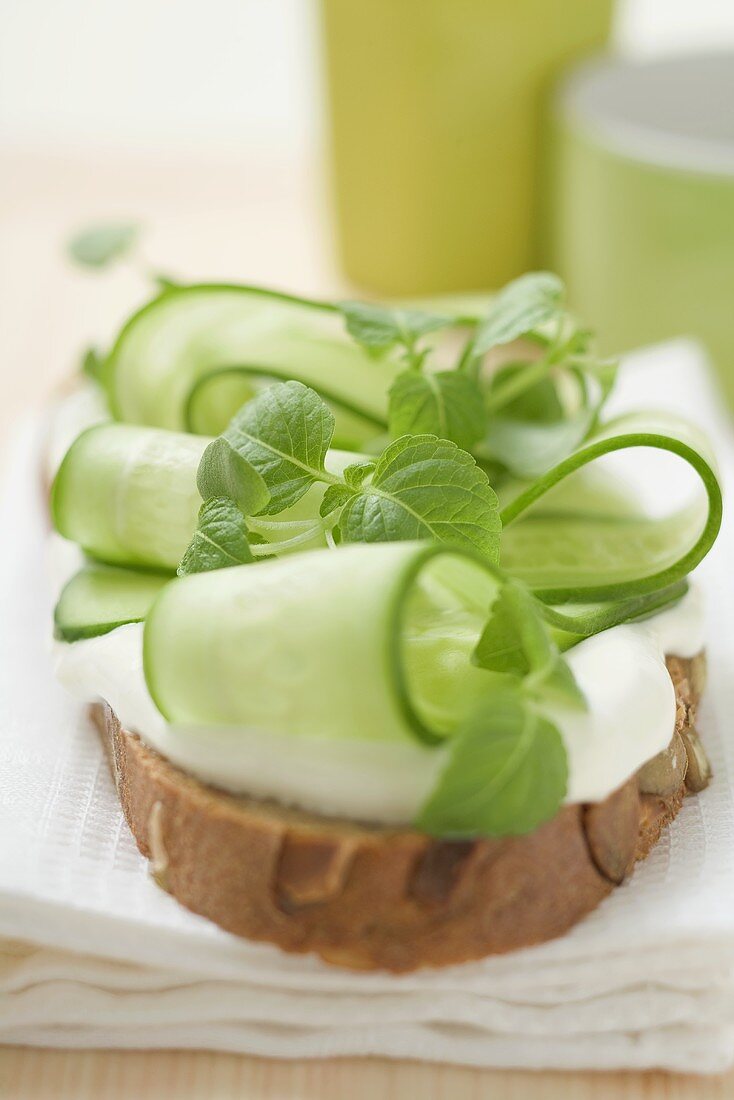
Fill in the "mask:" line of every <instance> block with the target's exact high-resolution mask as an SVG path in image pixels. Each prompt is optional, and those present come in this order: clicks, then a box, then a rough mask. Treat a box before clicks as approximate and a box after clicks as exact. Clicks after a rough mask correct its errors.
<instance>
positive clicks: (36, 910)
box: [0, 342, 734, 1071]
mask: <svg viewBox="0 0 734 1100" xmlns="http://www.w3.org/2000/svg"><path fill="white" fill-rule="evenodd" d="M621 388H622V391H623V392H622V400H623V403H624V404H625V405H626V406H628V407H630V406H632V405H635V406H638V407H645V406H647V407H650V406H653V407H657V408H660V407H668V408H672V409H674V410H679V411H682V412H684V413H685V414H686V415H688V416H689V417H690V418H692V419H695V420H697V421H699V422H700V423H702V424H703V425H704V426H705V427H706V428H707V429H709V431H710V432H711V434H712V436H713V439H714V442H715V444H716V446H717V449H718V452H719V456H720V459H721V464H722V468H723V474H724V479H725V481H726V480H729V481H732V479H734V446H733V445H732V441H731V439H730V437H729V428H728V425H727V423H726V421H725V420H724V418H723V413H722V412H721V410H720V408H719V406H718V400H717V398H716V396H715V394H714V393H713V391H712V389H711V383H710V381H709V378H708V375H707V371H706V367H705V363H704V361H703V358H702V356H701V354H700V352H699V351H698V350H697V349H696V348H695V346H693V345H691V344H687V343H682V342H681V343H676V344H672V345H667V346H666V347H664V348H657V349H653V350H652V351H649V352H646V353H644V354H640V355H637V356H635V357H633V358H631V359H630V360H629V361H628V363H627V364H626V366H625V372H624V379H623V385H622V387H621ZM625 395H626V397H625ZM43 434H44V433H43V429H42V427H39V425H38V424H35V425H29V426H28V428H27V430H26V432H25V433H24V435H23V437H22V438H21V439H20V440H19V442H18V446H17V448H16V450H15V451H14V453H13V455H12V462H11V465H10V470H9V478H8V480H7V490H6V493H5V497H4V501H3V506H2V512H1V514H0V531H2V540H1V541H0V608H2V616H1V618H0V936H2V937H4V942H3V943H2V947H1V949H0V992H2V998H1V999H0V1040H1V1041H3V1042H6V1043H32V1044H40V1045H47V1046H72V1047H80V1046H102V1047H111V1046H120V1047H199V1048H202V1047H204V1048H211V1049H217V1050H232V1051H243V1052H251V1053H256V1054H263V1055H271V1056H277V1057H296V1058H304V1057H324V1056H329V1055H344V1054H382V1055H389V1056H392V1057H409V1058H423V1059H430V1060H435V1061H449V1062H459V1063H465V1064H471V1065H478V1066H523V1067H544V1066H548V1067H587V1068H600V1069H601V1068H609V1067H652V1066H663V1067H668V1068H671V1069H678V1070H689V1071H718V1070H722V1069H724V1068H726V1067H727V1066H729V1065H730V1064H731V1063H732V1061H733V1060H734V789H733V786H732V768H734V668H733V667H732V664H733V662H734V644H733V640H732V639H733V638H734V634H733V627H732V624H734V573H733V572H732V565H731V563H732V561H733V560H734V530H733V529H732V523H731V522H730V521H729V519H727V520H726V521H725V530H724V532H723V534H722V536H721V539H720V541H719V544H718V546H717V548H716V550H715V551H714V553H713V554H712V556H711V558H710V560H709V561H707V562H706V563H705V565H704V566H703V568H702V569H701V570H700V575H701V582H702V584H703V586H704V589H705V591H706V594H707V597H708V606H709V612H710V613H709V629H708V639H709V659H710V679H709V690H708V692H707V696H706V699H705V702H704V705H703V707H702V710H701V718H700V728H701V730H702V733H703V736H704V739H705V743H706V746H707V749H708V751H709V754H710V756H711V759H712V763H713V766H714V769H715V781H714V783H713V784H712V786H711V787H710V788H709V789H708V790H706V791H705V792H704V793H703V794H701V795H700V796H698V797H697V798H693V799H689V800H687V801H686V803H685V805H684V807H683V810H682V812H681V814H680V816H679V817H678V819H677V820H676V821H675V823H674V824H673V826H672V827H671V829H670V830H669V832H668V833H666V835H665V836H664V837H663V839H662V841H661V843H660V844H659V845H658V846H657V848H656V849H655V850H654V851H653V853H652V855H651V856H650V858H649V859H648V860H647V861H646V862H645V863H644V864H643V865H641V866H640V867H638V869H637V870H636V872H635V874H634V877H633V878H632V880H631V881H630V882H629V883H627V884H626V885H624V886H623V887H621V888H620V889H618V890H616V891H615V892H614V894H613V896H612V897H610V898H609V900H607V901H606V902H604V903H603V904H602V906H601V907H600V908H599V909H598V910H597V911H596V912H595V913H593V914H592V915H591V916H590V917H589V918H588V919H587V920H585V921H583V922H582V923H581V924H580V925H578V926H577V927H576V928H575V929H574V930H573V931H572V932H571V933H570V934H568V935H567V936H565V937H563V938H562V939H560V940H557V941H555V942H553V943H549V944H545V945H543V946H541V947H537V948H533V949H531V950H526V951H523V952H519V953H517V954H514V955H509V956H505V957H501V958H494V959H488V960H486V961H484V962H480V963H473V964H469V965H465V966H461V967H454V968H451V969H447V970H439V971H422V972H419V973H417V974H413V975H408V976H404V977H394V976H390V975H388V974H385V973H372V974H360V973H349V972H347V971H343V970H339V969H335V968H330V967H328V966H326V965H325V964H323V963H321V962H319V961H318V960H316V959H315V958H312V957H298V956H293V955H286V954H283V953H281V952H279V951H278V950H277V949H275V948H273V947H269V946H263V945H258V944H253V943H249V942H247V941H244V940H238V939H236V938H235V937H232V936H230V935H228V934H227V933H225V932H222V931H221V930H220V929H218V928H216V927H215V926H214V925H211V924H209V923H208V922H207V921H205V920H203V919H201V918H198V917H196V916H194V915H192V914H191V913H188V912H187V911H186V910H185V909H183V908H181V907H180V906H179V905H178V904H177V902H175V901H174V900H173V899H172V898H171V897H169V896H168V895H167V894H165V893H163V892H162V891H161V890H159V889H158V888H157V886H156V885H155V884H154V882H153V881H152V880H151V878H150V876H149V874H148V871H147V865H146V862H145V861H144V860H143V859H142V857H141V856H140V855H139V854H138V852H137V849H136V848H135V845H134V843H133V840H132V838H131V836H130V834H129V832H128V830H127V827H126V825H125V822H124V820H123V818H122V814H121V812H120V809H119V805H118V801H117V797H116V794H115V791H114V788H113V785H112V781H111V779H110V776H109V774H108V770H107V765H106V763H105V760H104V759H103V755H102V749H101V746H100V743H99V740H98V738H97V736H96V734H95V733H94V731H93V730H92V729H90V727H89V724H88V722H87V721H86V719H85V717H84V708H83V707H81V706H80V705H79V704H78V703H76V702H74V701H73V700H72V699H70V698H68V697H67V696H66V695H65V694H64V692H63V691H62V690H61V688H60V687H58V686H57V685H56V684H55V682H54V680H53V676H52V672H51V660H50V656H49V647H48V635H49V630H50V616H51V602H52V599H51V595H50V590H49V586H48V583H47V580H46V575H45V562H44V539H45V533H46V529H47V519H46V514H45V501H44V497H43V487H42V484H41V479H40V475H39V446H40V444H41V443H42V438H41V437H42V436H43ZM730 731H731V732H730Z"/></svg>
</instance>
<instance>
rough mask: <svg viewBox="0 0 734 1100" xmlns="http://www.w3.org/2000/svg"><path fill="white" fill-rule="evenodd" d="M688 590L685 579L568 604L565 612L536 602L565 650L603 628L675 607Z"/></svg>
mask: <svg viewBox="0 0 734 1100" xmlns="http://www.w3.org/2000/svg"><path fill="white" fill-rule="evenodd" d="M687 591H688V581H687V580H681V581H677V582H676V583H675V584H671V585H670V586H669V587H668V588H661V589H658V590H656V591H654V592H643V593H641V594H640V595H637V596H628V597H627V598H626V599H621V600H620V599H618V600H612V601H610V602H608V603H604V604H588V605H586V606H584V605H578V604H575V605H573V604H572V605H570V607H571V608H572V610H570V611H569V612H566V611H564V610H562V609H561V608H559V607H551V606H549V605H548V604H544V603H541V602H540V601H538V607H539V608H540V609H541V613H542V615H543V618H544V619H545V621H546V623H547V624H548V626H549V627H551V629H552V630H553V631H554V632H555V634H556V637H557V638H558V639H559V647H560V648H561V649H568V648H570V646H572V645H576V644H577V643H578V642H579V641H581V639H583V638H590V637H592V635H594V634H599V633H600V632H601V631H602V630H611V628H612V627H615V626H621V625H622V623H632V622H639V621H641V620H642V619H646V618H649V617H650V616H651V615H656V614H658V613H659V612H661V611H665V610H666V609H667V608H669V607H674V606H675V604H677V603H678V602H679V601H680V600H681V599H682V598H683V596H685V594H686V592H687Z"/></svg>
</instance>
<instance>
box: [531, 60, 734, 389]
mask: <svg viewBox="0 0 734 1100" xmlns="http://www.w3.org/2000/svg"><path fill="white" fill-rule="evenodd" d="M552 130H553V134H552V136H553V140H552V143H551V148H550V151H549V157H550V160H549V169H550V171H549V179H548V183H549V191H548V195H549V200H548V201H549V208H548V227H549V238H548V241H547V251H546V255H545V261H546V263H547V264H548V266H551V267H553V268H554V269H555V270H557V271H558V272H559V274H561V275H562V276H563V277H564V278H565V280H566V282H567V284H568V287H569V295H570V299H571V303H572V305H573V307H574V308H575V309H576V310H577V311H578V313H579V314H580V315H581V316H582V317H584V319H585V320H586V319H588V320H589V322H590V323H591V324H593V325H594V327H595V328H596V329H597V331H598V332H599V333H600V335H601V337H602V340H603V343H604V345H605V346H606V348H607V350H609V351H614V352H618V351H624V350H627V349H629V348H631V347H634V346H636V345H639V344H643V343H649V342H652V341H656V340H661V339H666V338H669V337H673V336H679V335H690V336H694V337H697V338H699V339H701V340H702V341H703V342H704V344H705V345H706V346H707V348H708V350H709V352H710V354H711V357H712V359H713V361H714V363H715V364H716V365H717V366H718V368H719V372H720V376H721V379H722V382H723V385H724V388H725V390H726V392H727V394H728V397H729V399H730V401H731V402H732V403H733V404H734V54H714V55H690V56H678V57H671V58H666V59H659V60H657V61H647V62H639V61H638V62H632V61H626V62H624V61H614V62H612V61H608V60H599V61H597V62H592V63H589V64H587V65H584V66H582V67H581V68H579V69H577V71H575V72H574V73H573V74H572V75H571V76H570V77H568V78H567V79H566V80H565V81H564V83H563V85H562V86H561V87H560V89H559V92H558V95H557V97H556V100H555V108H554V117H553V126H552Z"/></svg>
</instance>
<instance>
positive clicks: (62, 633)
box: [54, 565, 168, 642]
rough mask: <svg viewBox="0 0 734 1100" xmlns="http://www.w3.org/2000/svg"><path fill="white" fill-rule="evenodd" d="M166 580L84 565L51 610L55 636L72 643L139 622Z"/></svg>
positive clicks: (104, 567)
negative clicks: (54, 608)
mask: <svg viewBox="0 0 734 1100" xmlns="http://www.w3.org/2000/svg"><path fill="white" fill-rule="evenodd" d="M167 580H168V578H167V577H165V576H162V575H161V574H160V573H144V572H139V571H135V570H132V569H116V568H114V567H112V566H105V565H89V566H86V567H85V568H84V569H81V570H80V571H79V572H78V573H76V574H75V575H74V576H73V577H72V578H71V580H69V581H68V582H67V583H66V585H65V586H64V588H63V590H62V592H61V596H60V597H59V601H58V603H57V604H56V610H55V611H54V627H55V634H56V637H57V638H60V639H61V640H63V641H65V642H75V641H78V640H79V639H80V638H94V637H96V636H97V635H99V634H107V633H109V631H110V630H114V629H115V627H118V626H122V625H123V624H124V623H139V622H142V621H143V619H144V618H145V616H146V615H147V613H148V610H149V608H150V606H151V604H152V603H153V601H154V600H155V598H156V596H157V595H158V593H159V592H160V590H161V589H162V588H163V586H164V585H165V584H166V583H167Z"/></svg>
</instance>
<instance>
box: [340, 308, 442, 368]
mask: <svg viewBox="0 0 734 1100" xmlns="http://www.w3.org/2000/svg"><path fill="white" fill-rule="evenodd" d="M337 309H338V310H339V312H340V313H341V314H342V316H343V317H344V321H345V323H346V328H347V332H348V333H349V335H350V336H351V337H352V338H353V339H354V340H356V341H357V343H358V344H361V345H362V347H363V348H366V349H367V351H370V352H372V353H373V354H374V355H380V354H382V353H383V352H386V351H389V350H390V348H394V347H396V346H402V347H403V348H405V351H406V352H407V353H408V355H409V356H411V355H414V354H415V353H416V344H417V342H418V341H419V340H420V338H421V337H422V336H427V335H428V333H429V332H435V331H436V330H437V329H441V328H446V326H447V325H452V324H455V319H454V318H452V317H446V316H444V315H442V314H437V313H425V312H423V311H422V310H418V309H391V308H389V307H388V306H381V305H373V304H372V303H371V302H348V301H345V302H337Z"/></svg>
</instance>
